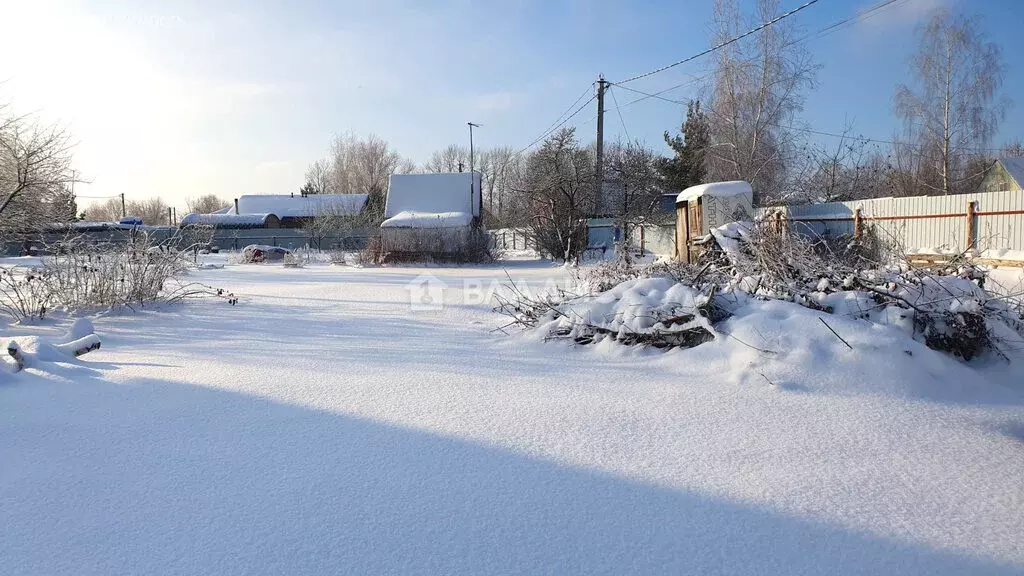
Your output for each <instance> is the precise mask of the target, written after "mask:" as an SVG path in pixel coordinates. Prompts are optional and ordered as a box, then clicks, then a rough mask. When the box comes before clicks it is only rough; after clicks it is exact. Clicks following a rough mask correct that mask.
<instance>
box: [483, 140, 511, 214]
mask: <svg viewBox="0 0 1024 576" xmlns="http://www.w3.org/2000/svg"><path fill="white" fill-rule="evenodd" d="M519 159H520V157H519V156H518V155H517V154H516V153H515V150H513V149H512V148H511V147H510V146H498V147H495V148H490V149H488V150H484V151H483V152H482V153H481V154H480V160H479V164H478V166H479V168H478V169H477V170H479V171H480V179H481V186H482V188H481V192H482V193H483V199H484V202H486V204H487V211H488V212H490V213H491V216H492V217H493V218H495V219H496V220H497V221H499V222H500V221H502V220H503V210H502V208H503V200H504V199H505V198H506V197H507V196H508V195H509V194H510V192H511V183H512V179H513V175H514V174H515V169H516V166H515V164H516V163H517V162H518V161H519Z"/></svg>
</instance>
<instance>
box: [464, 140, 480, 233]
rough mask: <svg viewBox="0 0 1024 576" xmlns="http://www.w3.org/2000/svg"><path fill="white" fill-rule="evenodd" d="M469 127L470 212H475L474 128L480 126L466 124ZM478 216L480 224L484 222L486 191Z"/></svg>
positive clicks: (478, 207)
mask: <svg viewBox="0 0 1024 576" xmlns="http://www.w3.org/2000/svg"><path fill="white" fill-rule="evenodd" d="M466 124H468V125H469V206H470V212H472V211H473V208H472V206H473V194H474V187H475V186H476V173H475V172H474V168H473V128H479V127H480V124H473V123H472V122H466ZM476 214H477V216H478V217H479V218H480V222H483V221H484V191H483V190H481V191H480V200H479V202H478V205H477V211H476Z"/></svg>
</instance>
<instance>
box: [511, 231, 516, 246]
mask: <svg viewBox="0 0 1024 576" xmlns="http://www.w3.org/2000/svg"><path fill="white" fill-rule="evenodd" d="M512 249H513V250H515V249H516V231H515V229H512Z"/></svg>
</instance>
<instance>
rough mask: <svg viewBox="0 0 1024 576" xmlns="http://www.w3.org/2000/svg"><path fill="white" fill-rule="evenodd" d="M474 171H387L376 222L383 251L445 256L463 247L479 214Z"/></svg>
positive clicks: (477, 180)
mask: <svg viewBox="0 0 1024 576" xmlns="http://www.w3.org/2000/svg"><path fill="white" fill-rule="evenodd" d="M480 185H481V181H480V173H479V172H474V173H473V174H472V176H471V175H470V174H469V173H466V172H459V173H452V174H393V175H392V176H391V179H390V181H389V183H388V196H387V200H386V202H385V204H384V218H385V220H384V222H383V223H381V225H380V228H381V242H382V248H383V250H384V252H385V253H387V254H390V255H391V256H392V257H396V258H399V257H401V258H422V257H442V258H443V257H446V256H448V255H453V254H457V253H459V252H462V251H464V250H465V249H466V247H467V246H468V243H469V241H470V238H471V236H472V233H473V225H474V222H478V218H479V216H480Z"/></svg>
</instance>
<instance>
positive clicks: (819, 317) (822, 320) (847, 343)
mask: <svg viewBox="0 0 1024 576" xmlns="http://www.w3.org/2000/svg"><path fill="white" fill-rule="evenodd" d="M818 320H820V321H821V323H822V324H824V325H825V328H828V331H829V332H831V333H833V334H835V335H836V338H839V341H840V342H842V343H843V344H846V347H847V348H849V349H850V350H853V346H850V343H849V342H847V341H846V340H844V339H843V337H842V336H840V335H839V332H836V331H835V330H833V329H832V327H831V326H829V325H828V322H825V319H824V318H822V317H821V316H818Z"/></svg>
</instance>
